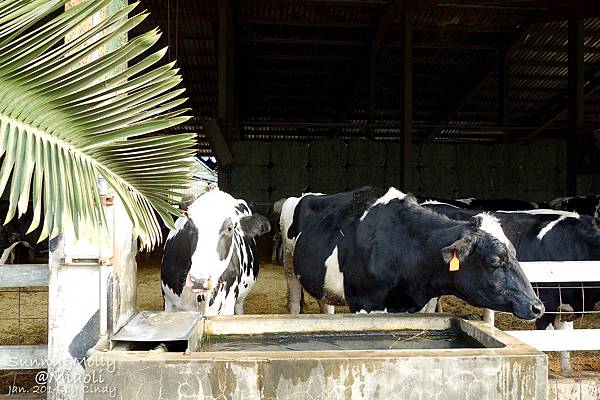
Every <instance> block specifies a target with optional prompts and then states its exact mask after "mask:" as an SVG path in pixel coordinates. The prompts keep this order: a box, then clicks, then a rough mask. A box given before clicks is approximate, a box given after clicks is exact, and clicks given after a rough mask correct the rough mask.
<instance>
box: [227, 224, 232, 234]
mask: <svg viewBox="0 0 600 400" xmlns="http://www.w3.org/2000/svg"><path fill="white" fill-rule="evenodd" d="M232 230H233V225H229V226H228V227H227V232H229V233H231V231H232Z"/></svg>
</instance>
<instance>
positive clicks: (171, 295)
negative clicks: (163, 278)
mask: <svg viewBox="0 0 600 400" xmlns="http://www.w3.org/2000/svg"><path fill="white" fill-rule="evenodd" d="M161 286H162V289H163V296H164V299H165V311H202V310H201V308H200V303H198V293H193V292H192V290H191V289H190V287H189V286H187V285H186V286H184V287H183V290H182V292H181V295H180V296H178V295H176V294H175V292H173V290H171V288H170V287H168V286H167V285H165V284H164V283H163V282H161ZM205 296H206V294H205Z"/></svg>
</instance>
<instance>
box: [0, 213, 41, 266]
mask: <svg viewBox="0 0 600 400" xmlns="http://www.w3.org/2000/svg"><path fill="white" fill-rule="evenodd" d="M8 208H9V204H8V202H7V201H0V218H1V219H2V222H4V219H5V218H6V214H7V213H8ZM32 220H33V207H32V203H30V204H29V207H28V208H27V211H26V212H25V214H23V215H22V216H20V217H19V218H17V216H15V217H14V218H13V219H12V220H10V222H8V223H7V224H6V225H0V261H1V262H6V263H14V264H21V263H23V264H26V263H30V262H32V261H34V258H35V257H36V256H40V255H41V253H46V252H47V251H48V240H42V241H41V242H40V243H37V242H38V239H39V237H40V233H41V232H42V224H43V215H42V219H41V221H40V226H38V227H37V228H36V229H34V230H33V231H32V232H30V233H27V231H28V230H29V227H30V226H31V221H32Z"/></svg>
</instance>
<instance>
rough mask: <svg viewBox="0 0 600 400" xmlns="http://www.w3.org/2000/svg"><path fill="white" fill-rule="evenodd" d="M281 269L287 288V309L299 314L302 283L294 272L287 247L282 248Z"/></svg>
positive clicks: (291, 256)
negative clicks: (283, 272)
mask: <svg viewBox="0 0 600 400" xmlns="http://www.w3.org/2000/svg"><path fill="white" fill-rule="evenodd" d="M283 269H284V271H285V280H286V282H287V288H288V292H287V308H288V311H289V312H290V314H300V313H301V312H302V285H301V284H300V280H299V279H298V277H297V276H296V274H295V273H294V258H293V255H292V254H291V251H289V250H288V249H284V250H283Z"/></svg>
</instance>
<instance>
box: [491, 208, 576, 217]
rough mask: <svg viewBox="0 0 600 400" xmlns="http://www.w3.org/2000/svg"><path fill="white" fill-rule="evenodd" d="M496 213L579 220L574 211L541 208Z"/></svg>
mask: <svg viewBox="0 0 600 400" xmlns="http://www.w3.org/2000/svg"><path fill="white" fill-rule="evenodd" d="M494 212H495V213H505V214H529V215H562V216H565V217H570V218H579V214H578V213H576V212H573V211H563V210H550V209H545V208H540V209H536V210H520V211H514V210H498V211H494Z"/></svg>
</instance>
